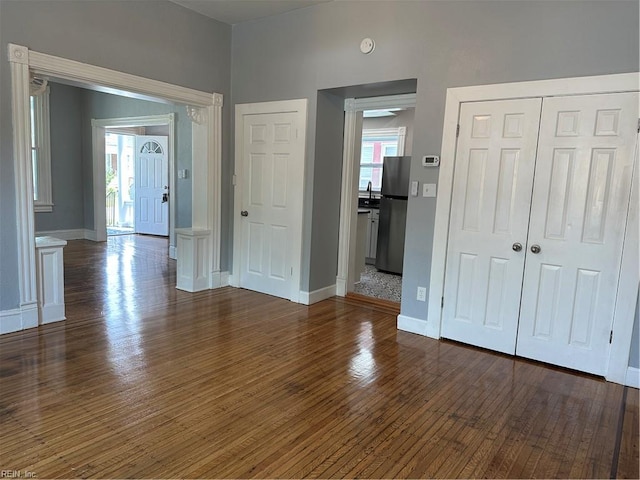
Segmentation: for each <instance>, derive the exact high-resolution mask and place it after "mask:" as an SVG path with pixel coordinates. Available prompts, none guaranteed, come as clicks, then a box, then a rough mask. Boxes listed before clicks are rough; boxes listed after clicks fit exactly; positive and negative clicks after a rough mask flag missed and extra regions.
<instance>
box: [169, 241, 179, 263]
mask: <svg viewBox="0 0 640 480" xmlns="http://www.w3.org/2000/svg"><path fill="white" fill-rule="evenodd" d="M169 258H170V259H172V260H177V259H178V249H177V248H176V247H175V245H169Z"/></svg>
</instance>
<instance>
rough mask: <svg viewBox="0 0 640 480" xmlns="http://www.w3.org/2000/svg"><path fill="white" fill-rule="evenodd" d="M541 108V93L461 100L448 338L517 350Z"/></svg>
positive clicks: (450, 253) (448, 284) (445, 314)
mask: <svg viewBox="0 0 640 480" xmlns="http://www.w3.org/2000/svg"><path fill="white" fill-rule="evenodd" d="M540 108H541V99H526V100H509V101H494V102H478V103H469V104H463V105H462V108H461V112H460V136H459V139H458V148H457V152H456V174H455V178H454V185H453V197H452V210H451V221H450V228H449V243H448V252H447V267H446V268H447V270H446V279H445V293H444V307H443V324H442V335H443V336H444V337H445V338H450V339H453V340H458V341H461V342H465V343H469V344H473V345H477V346H481V347H484V348H489V349H492V350H497V351H500V352H504V353H510V354H514V353H515V343H516V334H517V328H518V313H519V309H520V293H521V285H522V275H523V269H524V258H525V252H524V245H525V244H526V239H527V228H528V223H529V209H530V202H531V190H532V187H533V172H534V164H535V156H536V142H537V137H538V124H539V120H540ZM518 244H519V245H522V246H523V248H522V249H520V250H519V251H518V248H517V245H518ZM514 246H515V247H516V249H515V250H514Z"/></svg>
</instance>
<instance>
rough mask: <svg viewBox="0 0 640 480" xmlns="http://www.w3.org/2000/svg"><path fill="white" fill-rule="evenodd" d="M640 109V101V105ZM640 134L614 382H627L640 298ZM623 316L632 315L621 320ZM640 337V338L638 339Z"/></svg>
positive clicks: (611, 373)
mask: <svg viewBox="0 0 640 480" xmlns="http://www.w3.org/2000/svg"><path fill="white" fill-rule="evenodd" d="M638 110H639V111H640V105H639V106H638ZM638 141H639V138H638V135H636V151H635V158H634V165H633V171H632V172H630V175H631V198H630V202H629V211H628V212H627V222H626V226H625V239H624V245H623V248H622V260H621V263H620V278H619V280H618V292H617V298H616V306H615V310H614V313H613V319H614V320H613V326H612V329H613V339H612V341H611V347H610V354H609V366H608V369H607V374H606V375H605V377H606V379H607V380H609V381H610V382H616V383H624V382H625V377H626V375H627V371H626V370H627V366H628V365H629V352H630V351H631V340H632V337H633V323H634V319H635V313H636V302H637V301H638V286H639V285H640V269H639V268H638V265H639V264H640V252H639V249H638V246H639V245H640V239H639V238H638V237H639V235H638V230H639V229H640V220H639V219H638V217H639V216H640V193H639V191H640V165H639V164H638ZM620 319H628V320H627V321H620ZM636 340H637V339H636Z"/></svg>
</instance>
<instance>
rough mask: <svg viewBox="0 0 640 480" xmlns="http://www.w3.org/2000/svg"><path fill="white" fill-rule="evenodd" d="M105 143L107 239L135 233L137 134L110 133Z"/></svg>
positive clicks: (111, 131) (107, 134)
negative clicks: (135, 156) (135, 157)
mask: <svg viewBox="0 0 640 480" xmlns="http://www.w3.org/2000/svg"><path fill="white" fill-rule="evenodd" d="M104 143H105V184H106V192H105V193H106V195H105V204H106V212H105V218H106V228H107V236H114V235H128V234H131V233H135V231H136V230H135V213H134V212H135V203H134V201H135V194H134V188H135V160H134V155H135V134H124V133H118V132H117V131H113V130H109V129H107V130H106V133H105V138H104Z"/></svg>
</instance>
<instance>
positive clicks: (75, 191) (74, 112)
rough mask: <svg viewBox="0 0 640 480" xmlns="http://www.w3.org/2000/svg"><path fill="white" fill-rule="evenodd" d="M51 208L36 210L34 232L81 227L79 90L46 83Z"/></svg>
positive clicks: (80, 95)
mask: <svg viewBox="0 0 640 480" xmlns="http://www.w3.org/2000/svg"><path fill="white" fill-rule="evenodd" d="M49 88H50V94H49V112H50V125H51V195H52V198H53V204H54V205H53V210H52V211H51V212H47V213H36V215H35V228H36V232H40V231H48V230H69V229H78V228H84V201H83V188H84V187H83V176H82V170H83V165H82V137H81V132H82V92H83V91H82V90H81V89H79V88H74V87H69V86H67V85H61V84H59V83H51V84H49Z"/></svg>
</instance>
